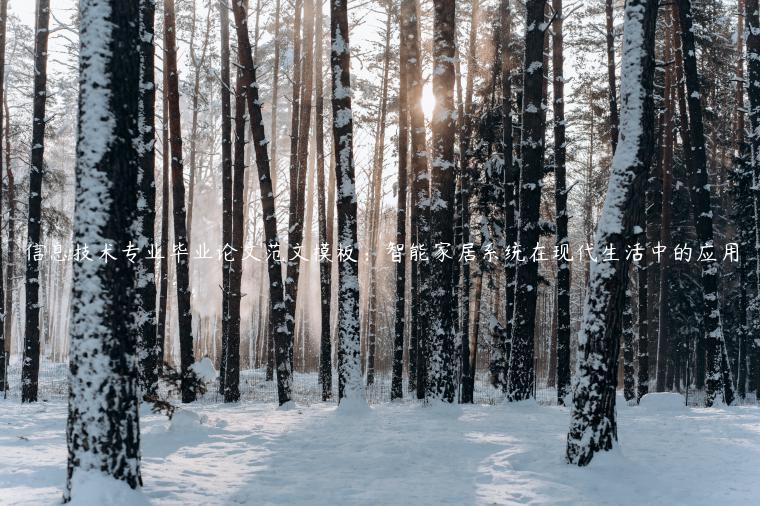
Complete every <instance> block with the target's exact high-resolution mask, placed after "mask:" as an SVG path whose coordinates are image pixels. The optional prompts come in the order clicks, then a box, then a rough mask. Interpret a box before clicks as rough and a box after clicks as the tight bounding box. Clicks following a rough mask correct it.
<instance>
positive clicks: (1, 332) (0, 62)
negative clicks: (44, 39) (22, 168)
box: [0, 0, 12, 392]
mask: <svg viewBox="0 0 760 506" xmlns="http://www.w3.org/2000/svg"><path fill="white" fill-rule="evenodd" d="M7 18H8V0H0V177H2V173H3V171H2V167H3V162H4V158H3V125H4V122H3V112H4V107H3V104H4V103H5V96H4V91H5V87H4V85H3V81H4V78H5V25H6V21H7ZM6 135H7V132H6ZM6 170H7V171H8V174H10V170H11V169H10V167H6ZM10 184H11V180H10V179H9V180H8V196H9V198H8V207H9V208H10V206H11V205H12V204H11V200H10V195H11V187H10ZM2 215H3V212H2V197H0V228H2ZM10 236H11V232H10V228H9V229H8V238H9V240H8V244H9V250H10V244H11V242H10ZM0 243H2V241H0ZM9 254H10V251H9ZM2 259H3V253H2V244H0V278H2V276H3V266H2V263H3V261H2ZM10 268H11V267H10V265H6V269H10ZM3 281H4V279H0V301H1V302H0V303H2V304H3V306H2V307H0V327H1V328H0V392H5V391H6V390H7V389H8V385H7V381H6V380H7V374H8V373H7V372H6V370H5V367H6V364H7V362H8V358H9V357H8V354H7V353H6V352H5V341H6V340H10V339H11V335H10V333H6V332H5V327H6V325H5V319H6V318H7V317H8V312H9V309H10V304H9V303H8V302H7V301H8V298H7V296H6V293H5V292H4V290H5V291H7V292H10V291H11V285H10V283H8V284H7V286H3ZM11 303H12V300H11Z"/></svg>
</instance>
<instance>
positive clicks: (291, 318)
mask: <svg viewBox="0 0 760 506" xmlns="http://www.w3.org/2000/svg"><path fill="white" fill-rule="evenodd" d="M303 2H304V0H295V5H294V12H293V30H292V33H293V40H292V46H291V47H292V51H293V55H292V57H293V78H292V83H291V84H292V86H293V94H292V98H291V101H290V108H291V112H290V114H291V116H290V161H289V162H290V163H289V165H290V168H289V171H288V175H289V180H288V185H289V187H290V191H289V197H290V198H289V199H288V249H287V255H288V256H287V259H286V262H285V263H286V275H285V278H284V281H285V306H286V308H287V314H288V317H287V325H288V336H289V339H290V343H289V344H288V356H289V357H290V368H291V369H293V370H295V369H294V367H293V347H294V344H295V343H294V342H293V341H294V339H295V336H296V328H295V323H296V306H297V291H298V279H297V278H296V279H294V278H292V277H291V276H292V275H293V274H294V273H295V272H296V271H298V270H299V260H298V259H297V258H294V257H295V251H296V250H294V247H296V246H298V247H300V246H301V239H302V237H303V223H302V221H303V212H302V213H301V214H298V203H299V201H300V199H301V195H302V194H303V190H301V181H302V180H305V177H302V176H305V175H304V174H303V173H301V172H299V169H300V165H299V159H298V142H299V141H300V140H301V135H300V131H299V128H298V124H299V121H300V119H301V95H302V92H303V82H302V80H301V69H302V66H303V61H302V57H301V45H302V33H301V12H302V11H303ZM303 45H304V46H305V47H308V46H309V45H310V44H307V43H305V42H304V43H303ZM302 211H303V210H302Z"/></svg>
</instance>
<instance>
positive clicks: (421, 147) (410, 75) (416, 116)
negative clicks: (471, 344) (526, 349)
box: [399, 0, 429, 399]
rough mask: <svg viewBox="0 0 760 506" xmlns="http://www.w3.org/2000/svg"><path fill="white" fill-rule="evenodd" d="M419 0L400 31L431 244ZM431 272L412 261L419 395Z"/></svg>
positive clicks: (414, 384)
mask: <svg viewBox="0 0 760 506" xmlns="http://www.w3.org/2000/svg"><path fill="white" fill-rule="evenodd" d="M417 11H418V8H417V2H416V0H402V2H401V6H400V15H399V17H400V32H401V34H402V35H401V38H402V40H403V41H404V46H405V51H406V56H407V59H406V62H404V65H403V66H402V67H403V72H405V73H406V77H407V80H408V86H409V87H408V89H409V96H408V97H407V100H408V103H409V121H410V128H411V141H412V143H411V152H412V155H411V169H412V174H411V179H412V185H411V186H412V195H411V204H410V207H411V228H412V230H411V238H412V239H411V241H412V243H413V244H417V245H422V246H424V247H426V248H427V247H428V242H429V241H428V235H429V223H428V215H427V211H428V206H427V201H428V193H429V181H428V156H427V147H426V144H427V142H426V139H425V118H424V115H423V112H422V103H421V100H422V73H421V69H420V65H419V61H420V41H419V26H418V15H417ZM428 279H429V276H426V264H425V262H416V261H412V280H411V287H412V288H411V294H412V300H411V301H410V304H411V331H410V339H409V364H410V369H409V389H410V390H414V391H416V392H417V398H418V399H420V398H424V396H425V381H426V379H427V365H426V364H427V360H426V356H427V354H426V353H425V346H424V342H422V341H423V340H422V336H424V335H425V332H426V331H425V329H426V328H427V306H428V305H427V304H420V301H423V300H426V299H427V297H428V296H429V283H428Z"/></svg>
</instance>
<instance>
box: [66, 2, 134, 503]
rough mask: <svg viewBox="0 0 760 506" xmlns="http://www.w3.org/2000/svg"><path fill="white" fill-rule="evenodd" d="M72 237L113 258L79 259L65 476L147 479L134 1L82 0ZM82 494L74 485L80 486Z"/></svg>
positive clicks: (128, 480) (69, 492)
mask: <svg viewBox="0 0 760 506" xmlns="http://www.w3.org/2000/svg"><path fill="white" fill-rule="evenodd" d="M79 14H80V62H79V66H80V67H79V68H80V77H79V132H78V141H77V163H76V208H75V216H74V241H75V242H76V243H77V244H79V245H85V244H87V245H90V246H96V247H105V246H106V245H110V246H111V247H112V248H113V249H112V250H111V251H112V252H115V253H117V254H116V255H115V256H116V258H115V259H108V261H105V260H101V259H96V260H95V261H92V262H89V261H83V262H74V264H73V289H72V322H71V345H70V387H69V416H68V426H67V434H66V435H67V437H66V440H67V443H68V472H67V486H66V492H65V496H64V497H65V499H66V500H69V499H71V498H72V488H71V487H72V482H73V480H74V478H75V475H76V474H77V473H85V472H90V471H94V472H98V473H103V474H106V475H108V476H111V477H113V478H114V479H117V480H122V481H124V482H126V483H127V484H128V485H129V486H130V487H132V488H136V487H138V486H139V485H140V484H141V478H140V428H139V420H138V405H139V400H138V361H137V346H138V340H139V332H140V329H139V328H138V327H137V326H136V325H135V321H134V314H135V313H136V312H137V311H138V309H139V306H138V305H139V302H138V300H139V299H137V297H136V291H137V288H136V286H137V285H136V281H137V277H138V274H139V269H137V268H136V267H135V266H134V265H133V264H132V263H131V262H130V261H129V260H128V259H127V258H126V255H120V254H118V252H119V250H121V249H122V248H124V247H126V246H127V244H128V243H129V241H130V240H131V239H132V237H131V235H132V231H133V227H134V226H135V222H136V221H137V220H138V219H139V218H138V205H139V203H138V197H137V196H138V195H139V193H138V192H139V189H140V186H139V171H140V166H139V163H138V153H137V146H136V143H135V142H134V135H135V132H137V128H138V111H139V104H138V102H139V89H140V64H141V60H140V35H141V33H140V30H139V26H138V23H136V22H134V20H135V19H137V18H138V3H137V2H122V1H116V0H110V1H109V0H82V1H81V2H80V4H79ZM73 493H74V495H76V490H73Z"/></svg>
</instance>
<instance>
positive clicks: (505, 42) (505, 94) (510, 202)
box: [500, 0, 520, 392]
mask: <svg viewBox="0 0 760 506" xmlns="http://www.w3.org/2000/svg"><path fill="white" fill-rule="evenodd" d="M500 16H501V33H502V40H501V51H502V56H501V123H502V135H501V145H502V148H501V149H502V157H503V158H504V174H505V182H504V232H505V236H504V247H505V248H506V247H514V245H515V243H516V242H517V219H516V218H517V210H518V209H517V199H518V193H519V192H518V191H517V188H518V185H519V182H520V169H519V166H518V165H517V164H515V160H514V156H513V153H512V151H513V147H514V146H513V141H512V135H513V132H512V65H511V58H512V48H511V43H512V8H511V5H510V2H509V0H501V9H500ZM516 271H517V264H516V262H515V261H514V260H513V259H511V258H507V259H505V262H504V285H505V288H504V291H505V296H504V302H505V304H504V319H505V320H506V332H505V334H506V342H505V343H504V348H503V349H502V354H503V360H504V368H503V369H504V370H503V372H502V378H501V389H502V390H503V391H505V392H506V390H507V385H508V383H509V354H510V353H511V345H512V335H513V332H512V330H513V326H514V318H513V317H514V312H515V274H516Z"/></svg>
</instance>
